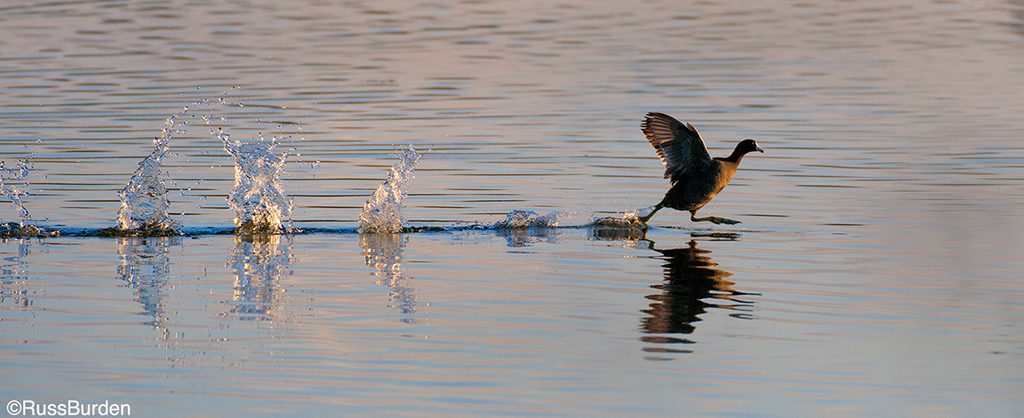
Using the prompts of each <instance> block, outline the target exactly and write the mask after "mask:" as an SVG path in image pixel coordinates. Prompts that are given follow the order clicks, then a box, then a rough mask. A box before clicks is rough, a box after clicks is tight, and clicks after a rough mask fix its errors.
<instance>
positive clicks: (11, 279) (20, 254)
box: [0, 239, 32, 309]
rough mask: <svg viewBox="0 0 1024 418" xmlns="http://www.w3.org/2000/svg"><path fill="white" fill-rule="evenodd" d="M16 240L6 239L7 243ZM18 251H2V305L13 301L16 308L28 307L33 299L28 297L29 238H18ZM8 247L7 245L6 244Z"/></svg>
mask: <svg viewBox="0 0 1024 418" xmlns="http://www.w3.org/2000/svg"><path fill="white" fill-rule="evenodd" d="M13 241H15V240H10V241H8V240H5V244H7V243H11V242H13ZM16 241H17V243H18V248H17V250H16V251H12V252H10V253H8V252H7V251H3V252H0V305H2V304H4V303H7V302H11V303H13V304H14V307H15V308H16V309H28V308H29V307H30V306H32V299H30V298H29V297H28V295H29V290H28V277H29V276H28V263H27V262H26V261H25V258H26V257H27V256H28V255H29V253H30V251H29V248H30V246H29V243H28V239H18V240H16ZM4 247H6V245H4Z"/></svg>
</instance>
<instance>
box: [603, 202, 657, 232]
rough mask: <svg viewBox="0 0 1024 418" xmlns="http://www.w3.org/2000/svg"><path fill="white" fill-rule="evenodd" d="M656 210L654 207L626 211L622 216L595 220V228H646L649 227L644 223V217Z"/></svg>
mask: <svg viewBox="0 0 1024 418" xmlns="http://www.w3.org/2000/svg"><path fill="white" fill-rule="evenodd" d="M653 210H654V206H649V207H646V208H640V209H634V210H630V211H626V212H624V213H623V214H622V216H617V217H616V216H608V217H603V218H594V222H593V225H594V226H603V227H617V228H629V229H634V228H645V227H646V226H647V224H646V223H644V221H643V217H644V216H646V215H647V214H649V213H651V211H653Z"/></svg>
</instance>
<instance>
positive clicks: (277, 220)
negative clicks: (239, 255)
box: [217, 130, 292, 234]
mask: <svg viewBox="0 0 1024 418" xmlns="http://www.w3.org/2000/svg"><path fill="white" fill-rule="evenodd" d="M217 137H218V138H220V139H221V141H223V143H224V149H225V150H226V151H227V152H228V154H231V156H232V157H233V158H234V159H235V187H234V188H232V189H231V194H230V195H228V205H229V206H231V209H232V210H233V211H234V212H235V217H234V219H233V220H232V221H233V223H234V224H235V229H236V231H238V232H239V233H245V234H252V233H261V234H278V233H282V232H287V231H289V230H291V229H292V227H291V215H292V200H291V198H289V197H288V195H287V194H286V193H285V191H284V186H283V185H282V184H281V174H282V173H283V172H284V166H285V163H286V162H287V157H288V155H287V154H286V153H282V154H277V153H276V151H275V149H276V148H277V146H278V144H279V142H280V139H278V138H277V137H273V138H269V139H268V138H264V137H262V136H259V137H256V138H255V139H252V140H238V139H231V137H230V135H229V134H228V133H227V132H225V131H223V130H220V131H218V133H217Z"/></svg>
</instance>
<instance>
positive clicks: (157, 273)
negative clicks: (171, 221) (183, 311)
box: [117, 237, 181, 335]
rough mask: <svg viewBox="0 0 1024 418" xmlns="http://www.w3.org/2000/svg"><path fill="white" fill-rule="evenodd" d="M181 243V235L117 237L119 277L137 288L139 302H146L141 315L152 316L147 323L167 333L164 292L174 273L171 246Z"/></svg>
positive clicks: (129, 285)
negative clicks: (171, 273) (171, 268)
mask: <svg viewBox="0 0 1024 418" xmlns="http://www.w3.org/2000/svg"><path fill="white" fill-rule="evenodd" d="M179 245H181V238H177V237H151V238H140V237H122V238H118V239H117V254H118V256H120V258H121V264H120V265H118V266H117V276H118V278H119V279H120V280H121V281H123V282H125V284H126V285H127V286H128V287H129V288H132V289H134V290H135V301H136V302H138V303H139V304H140V305H142V313H141V315H145V316H147V317H149V318H150V319H148V320H147V321H146V322H145V324H146V325H150V326H152V327H154V328H156V329H159V330H160V331H161V332H162V333H163V334H165V335H166V334H167V326H166V324H167V315H166V313H165V311H164V304H163V293H164V288H165V287H166V286H167V279H168V277H169V276H170V258H169V257H168V253H169V250H170V247H171V246H179Z"/></svg>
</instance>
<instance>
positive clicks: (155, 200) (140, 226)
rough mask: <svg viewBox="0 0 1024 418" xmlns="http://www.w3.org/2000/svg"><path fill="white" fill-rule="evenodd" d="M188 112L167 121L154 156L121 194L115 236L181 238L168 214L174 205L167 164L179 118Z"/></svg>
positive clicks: (139, 168)
mask: <svg viewBox="0 0 1024 418" xmlns="http://www.w3.org/2000/svg"><path fill="white" fill-rule="evenodd" d="M188 111H189V108H188V107H185V109H184V110H182V111H181V112H178V113H175V114H173V115H171V116H170V117H168V118H167V119H166V120H164V127H163V129H162V130H161V132H160V136H158V137H156V138H154V139H153V152H151V153H150V154H149V155H148V156H146V158H143V159H142V161H140V162H139V166H138V168H136V169H135V173H134V174H132V178H131V179H130V180H128V184H127V185H125V186H124V189H121V191H120V192H118V193H117V197H118V199H120V200H121V210H119V211H118V212H117V230H116V231H111V232H112V233H113V234H114V235H125V236H167V235H179V231H178V225H177V224H176V223H175V222H174V220H173V219H171V215H170V214H169V213H168V209H170V206H171V202H170V200H168V198H167V187H166V185H165V180H166V177H167V173H166V172H164V170H163V160H164V157H166V156H167V154H168V152H169V151H170V149H171V138H172V137H173V136H174V134H175V133H177V132H178V130H177V128H176V126H177V123H178V118H179V117H181V116H182V115H184V114H186V113H188Z"/></svg>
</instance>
